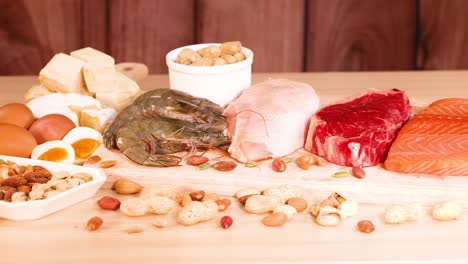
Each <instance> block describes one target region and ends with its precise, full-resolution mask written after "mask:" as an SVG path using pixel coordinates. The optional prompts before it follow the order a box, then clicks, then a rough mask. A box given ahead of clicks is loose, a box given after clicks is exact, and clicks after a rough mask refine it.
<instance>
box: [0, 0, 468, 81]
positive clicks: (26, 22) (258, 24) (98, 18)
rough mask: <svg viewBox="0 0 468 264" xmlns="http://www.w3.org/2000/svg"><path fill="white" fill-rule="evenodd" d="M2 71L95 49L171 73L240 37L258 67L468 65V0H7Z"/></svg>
mask: <svg viewBox="0 0 468 264" xmlns="http://www.w3.org/2000/svg"><path fill="white" fill-rule="evenodd" d="M0 10H1V15H0V50H1V51H2V52H0V75H14V74H37V73H38V72H39V71H40V69H41V68H42V67H43V66H44V65H45V64H46V63H47V62H48V61H49V60H50V58H51V57H52V56H53V54H55V53H58V52H65V53H68V52H70V51H72V50H75V49H78V48H81V47H85V46H92V47H95V48H97V49H99V50H102V51H104V52H106V53H109V54H111V55H112V56H114V57H115V58H116V60H117V62H122V61H138V62H143V63H145V64H147V65H148V66H149V68H150V71H151V73H164V72H167V67H166V64H165V54H166V53H167V52H168V51H169V50H171V49H173V48H176V47H179V46H183V45H188V44H192V43H203V42H223V41H228V40H241V41H242V42H243V44H244V45H245V46H247V47H249V48H251V49H252V50H254V52H255V60H254V66H253V70H254V71H255V72H300V71H362V70H366V71H380V70H414V69H416V70H439V69H467V68H468V49H467V48H466V47H467V46H468V27H467V25H468V16H467V15H466V14H467V13H468V1H467V0H450V1H448V0H392V1H388V0H275V1H271V0H249V1H239V0H171V1H167V0H41V1H37V0H15V1H12V0H0Z"/></svg>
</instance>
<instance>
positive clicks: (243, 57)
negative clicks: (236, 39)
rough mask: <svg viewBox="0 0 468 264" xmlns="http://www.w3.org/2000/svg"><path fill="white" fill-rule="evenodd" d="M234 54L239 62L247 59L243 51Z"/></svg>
mask: <svg viewBox="0 0 468 264" xmlns="http://www.w3.org/2000/svg"><path fill="white" fill-rule="evenodd" d="M232 56H234V58H236V61H237V62H241V61H243V60H245V56H244V54H242V53H241V52H237V53H236V54H234V55H232Z"/></svg>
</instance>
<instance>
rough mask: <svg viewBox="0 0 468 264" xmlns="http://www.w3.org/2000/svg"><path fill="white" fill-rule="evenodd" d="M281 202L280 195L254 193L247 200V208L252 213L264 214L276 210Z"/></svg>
mask: <svg viewBox="0 0 468 264" xmlns="http://www.w3.org/2000/svg"><path fill="white" fill-rule="evenodd" d="M281 203H282V202H281V198H279V197H278V196H265V195H253V196H252V197H250V198H249V199H247V201H246V202H245V210H247V212H249V213H251V214H263V213H267V212H271V211H273V210H275V208H276V207H277V206H278V205H280V204H281Z"/></svg>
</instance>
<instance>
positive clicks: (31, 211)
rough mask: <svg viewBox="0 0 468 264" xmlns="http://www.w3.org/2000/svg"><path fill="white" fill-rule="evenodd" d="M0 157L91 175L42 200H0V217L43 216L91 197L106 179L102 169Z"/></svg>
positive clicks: (53, 169)
mask: <svg viewBox="0 0 468 264" xmlns="http://www.w3.org/2000/svg"><path fill="white" fill-rule="evenodd" d="M0 159H2V160H4V161H12V162H15V163H17V164H19V165H40V166H43V167H44V168H46V169H48V170H50V171H51V172H52V173H53V172H59V171H67V172H69V173H71V174H74V173H77V172H85V173H89V174H90V175H91V176H93V180H91V181H89V182H86V183H84V184H81V185H79V186H76V187H73V188H71V189H69V190H66V191H64V192H61V193H59V194H57V195H54V196H52V197H50V198H47V199H44V200H34V201H25V202H16V203H11V202H5V201H0V218H6V219H10V220H32V219H38V218H41V217H44V216H46V215H49V214H51V213H54V212H56V211H59V210H61V209H63V208H65V207H68V206H71V205H73V204H76V203H78V202H81V201H83V200H86V199H88V198H91V197H92V196H93V195H94V194H96V192H97V191H98V189H99V188H100V187H101V185H102V184H103V183H104V182H105V181H106V174H105V173H104V171H103V170H102V169H97V168H88V167H81V166H75V165H67V164H60V163H56V162H49V161H41V160H32V159H25V158H17V157H10V156H2V155H0Z"/></svg>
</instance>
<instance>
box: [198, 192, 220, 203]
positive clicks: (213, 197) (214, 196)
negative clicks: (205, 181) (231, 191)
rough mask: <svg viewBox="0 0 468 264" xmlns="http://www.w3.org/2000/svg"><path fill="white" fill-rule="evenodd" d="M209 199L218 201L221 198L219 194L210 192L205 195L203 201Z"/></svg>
mask: <svg viewBox="0 0 468 264" xmlns="http://www.w3.org/2000/svg"><path fill="white" fill-rule="evenodd" d="M208 199H209V200H212V201H213V202H217V201H218V200H219V196H218V195H217V194H216V193H208V194H206V195H205V196H204V197H203V199H202V201H205V200H208Z"/></svg>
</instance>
